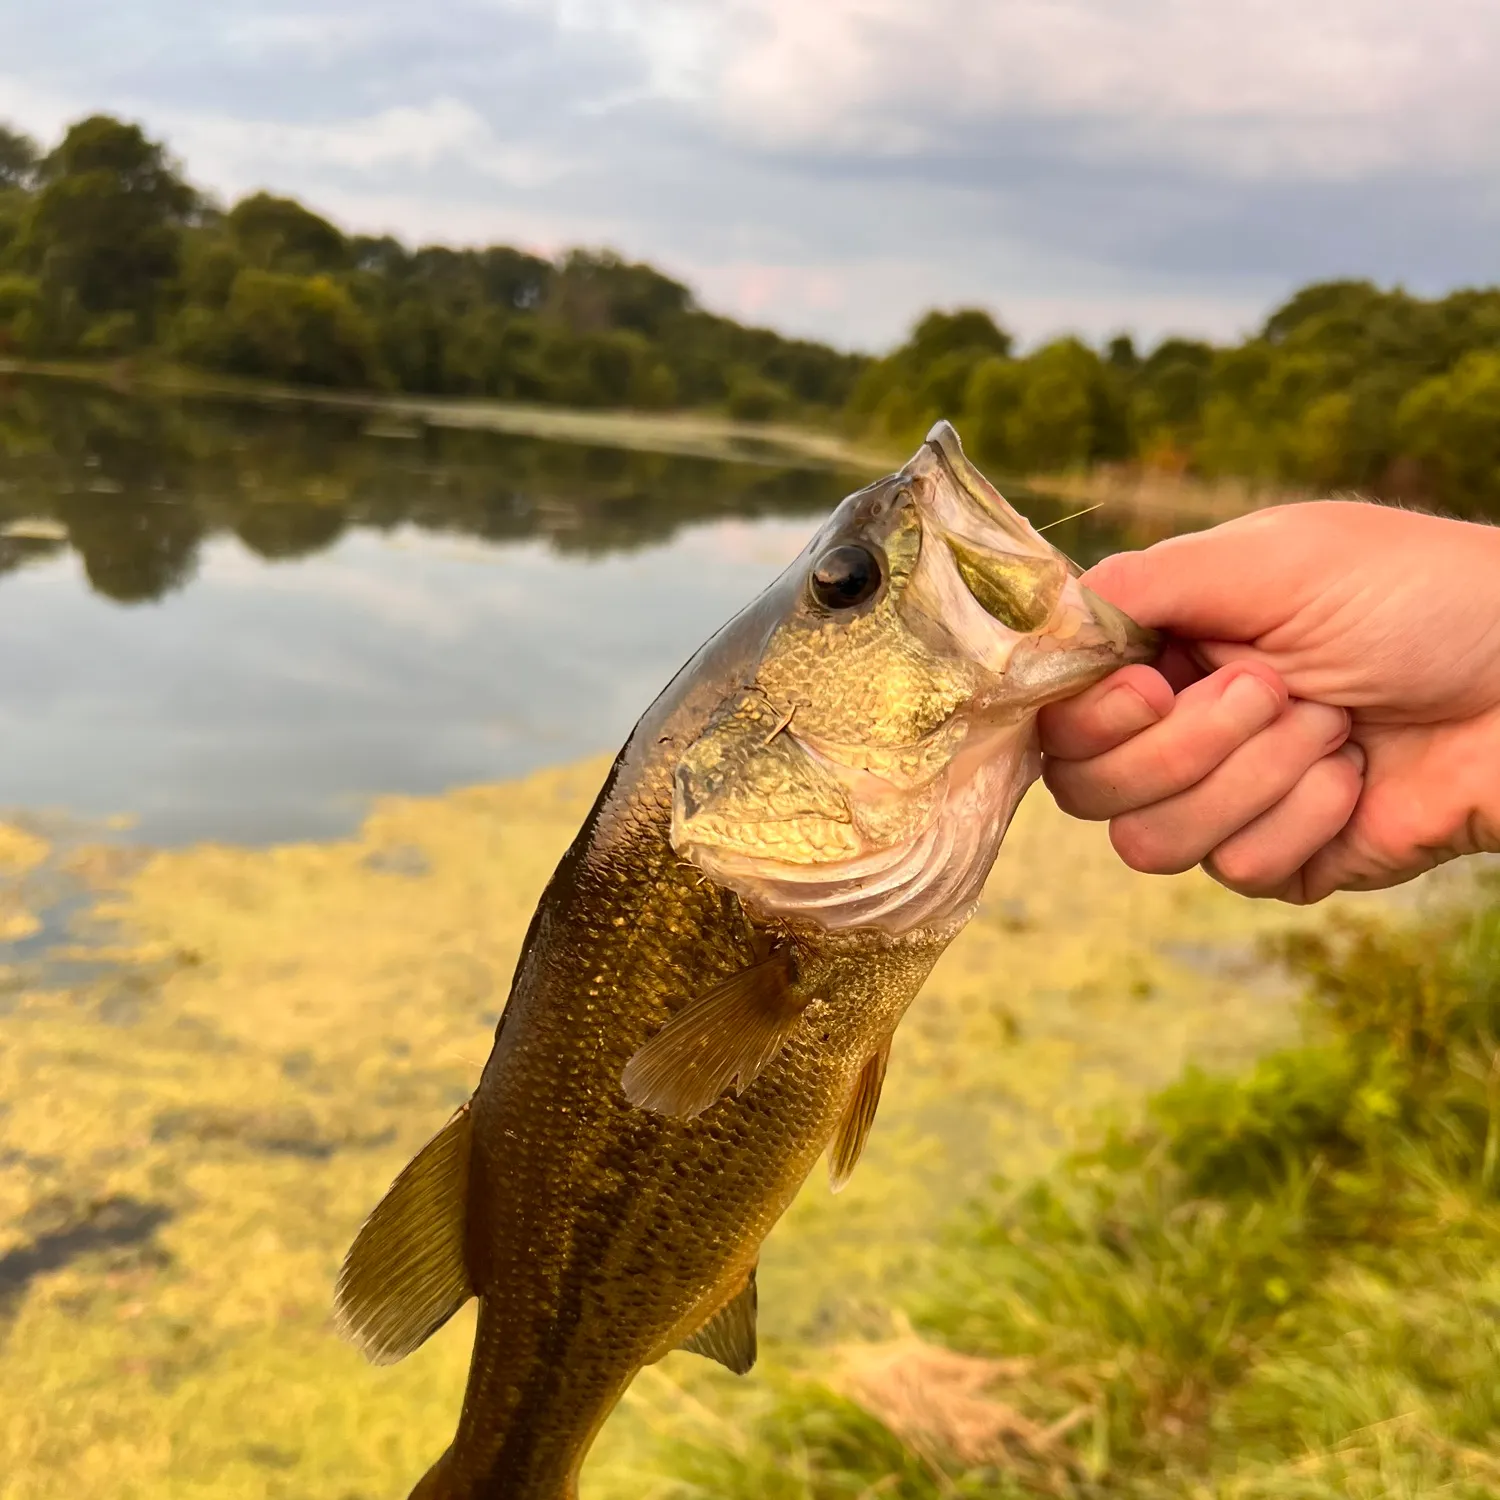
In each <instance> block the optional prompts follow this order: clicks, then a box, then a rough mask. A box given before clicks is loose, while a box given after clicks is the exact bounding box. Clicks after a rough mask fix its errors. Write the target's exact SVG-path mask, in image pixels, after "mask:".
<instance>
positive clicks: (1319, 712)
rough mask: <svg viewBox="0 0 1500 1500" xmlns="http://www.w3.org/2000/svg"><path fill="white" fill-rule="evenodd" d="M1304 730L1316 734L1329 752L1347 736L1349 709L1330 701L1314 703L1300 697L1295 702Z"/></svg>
mask: <svg viewBox="0 0 1500 1500" xmlns="http://www.w3.org/2000/svg"><path fill="white" fill-rule="evenodd" d="M1296 710H1297V712H1298V714H1300V715H1301V716H1302V721H1303V725H1302V727H1303V728H1304V730H1306V731H1308V732H1309V733H1312V734H1316V735H1317V737H1318V738H1319V739H1320V740H1321V741H1322V742H1323V745H1324V747H1325V749H1326V750H1327V751H1329V752H1330V753H1331V752H1332V751H1334V750H1337V749H1338V747H1339V746H1340V745H1342V744H1343V743H1344V741H1345V740H1346V739H1347V738H1348V737H1349V711H1348V709H1344V708H1339V707H1337V706H1335V705H1334V704H1332V703H1315V702H1313V701H1312V700H1311V699H1302V700H1300V701H1299V702H1297V704H1296Z"/></svg>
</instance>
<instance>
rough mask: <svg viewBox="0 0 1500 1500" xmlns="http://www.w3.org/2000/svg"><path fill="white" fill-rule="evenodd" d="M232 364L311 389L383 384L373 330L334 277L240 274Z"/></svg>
mask: <svg viewBox="0 0 1500 1500" xmlns="http://www.w3.org/2000/svg"><path fill="white" fill-rule="evenodd" d="M228 317H229V326H230V338H231V354H230V360H231V363H232V366H233V367H234V368H236V369H238V370H240V371H242V372H243V373H245V374H247V375H263V376H265V377H267V378H268V379H271V380H291V381H306V382H307V383H309V384H311V385H333V386H349V385H353V386H371V385H378V384H381V383H382V380H381V371H380V364H379V360H378V359H377V357H376V352H375V337H374V330H373V329H372V328H371V327H370V324H369V321H368V319H366V318H365V316H364V314H363V313H361V312H360V310H359V309H358V308H357V307H356V306H355V305H354V303H353V302H352V301H351V300H350V298H349V294H348V293H347V292H346V291H344V289H343V288H342V287H341V286H339V285H338V284H337V283H336V282H334V281H332V280H330V279H329V278H328V277H327V276H285V275H282V274H280V273H279V272H276V271H260V270H255V269H253V268H250V269H246V270H244V271H241V272H240V274H239V275H238V276H237V277H236V278H235V282H234V289H233V290H232V291H231V292H230V294H229V309H228Z"/></svg>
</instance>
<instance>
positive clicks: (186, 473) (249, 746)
mask: <svg viewBox="0 0 1500 1500" xmlns="http://www.w3.org/2000/svg"><path fill="white" fill-rule="evenodd" d="M371 425H372V424H371V422H370V420H369V418H368V417H367V416H365V415H363V414H360V413H356V412H352V411H333V412H329V411H318V410H306V409H301V410H298V409H292V410H276V409H272V408H268V407H264V406H262V407H256V406H252V405H248V404H239V405H236V404H225V403H216V402H202V401H200V402H184V401H169V400H147V399H129V398H126V397H123V396H120V395H117V394H113V393H111V392H109V391H106V390H101V389H96V388H91V387H80V386H73V385H67V384H62V383H57V384H49V383H38V382H26V383H16V384H12V385H10V386H8V387H0V569H3V570H6V571H5V572H3V573H0V747H3V748H0V809H4V808H6V807H11V808H23V809H34V808H38V807H58V808H62V809H66V810H68V811H70V812H72V813H75V814H80V815H83V816H85V817H102V816H109V815H112V814H117V813H126V814H131V815H134V816H136V817H138V818H139V820H140V836H141V837H142V838H144V839H145V840H147V841H148V842H153V843H176V842H184V841H191V840H195V839H200V838H223V839H232V840H235V841H239V842H246V843H264V842H267V841H272V840H281V839H290V838H301V837H307V836H325V835H329V834H336V833H339V832H342V831H345V830H347V829H349V828H352V827H353V826H354V825H355V824H356V823H357V822H358V820H359V817H360V815H361V812H362V811H363V809H364V807H365V805H366V804H367V802H368V799H369V798H370V797H371V796H373V795H376V794H379V793H381V792H390V791H396V792H416V793H425V792H438V791H442V790H444V789H445V788H447V787H450V786H453V785H456V784H461V783H466V782H476V781H492V780H496V779H499V778H504V777H508V776H514V775H519V774H522V773H524V772H526V771H529V770H532V769H534V768H536V767H538V766H541V765H546V764H552V763H557V762H561V761H566V760H570V759H575V758H577V757H580V756H583V755H587V754H591V753H595V752H599V751H606V750H612V749H614V748H615V747H616V746H617V745H618V744H619V743H620V741H621V740H622V739H623V737H624V735H625V734H626V733H627V732H628V730H629V728H630V726H631V724H632V723H633V722H634V720H635V719H636V717H637V716H638V715H639V713H640V712H641V710H642V709H643V708H644V707H645V705H646V704H648V703H649V702H650V701H651V699H652V698H653V697H654V696H655V694H656V693H657V691H658V690H659V689H660V688H661V686H662V684H663V683H665V682H666V681H667V679H668V678H669V677H670V676H671V675H672V673H673V672H674V671H675V670H676V669H677V668H678V667H679V666H680V665H681V663H682V662H683V661H684V660H685V659H686V658H687V656H688V655H690V654H691V652H692V651H693V650H694V649H695V648H696V647H697V646H698V645H699V644H700V643H701V642H702V641H703V640H704V639H705V638H706V637H707V636H708V635H710V634H711V633H712V632H713V630H714V629H715V628H716V627H717V626H719V625H720V624H722V623H723V621H724V620H726V619H727V618H728V617H729V616H730V615H731V614H732V613H733V612H734V611H735V610H736V609H737V608H738V607H739V606H740V605H741V604H743V603H745V602H747V601H748V600H749V599H751V598H752V597H754V595H755V594H756V593H757V592H758V591H759V590H760V589H762V588H763V587H765V585H766V584H767V583H769V582H770V580H771V579H772V578H773V577H774V576H775V575H776V573H777V572H778V571H779V570H780V569H781V567H782V566H784V565H785V563H786V561H787V560H788V559H790V558H791V557H792V556H793V555H795V553H796V552H797V551H798V550H799V549H800V547H801V546H802V545H803V543H804V542H805V540H806V538H807V535H808V533H809V531H810V529H811V528H812V526H813V525H814V524H815V521H816V518H817V517H819V516H821V515H823V514H826V513H827V511H828V510H829V509H830V508H831V507H832V505H833V504H834V503H836V501H837V500H838V499H839V498H840V497H841V496H842V495H843V494H844V493H846V492H847V491H848V490H850V489H853V488H856V487H857V486H858V485H859V484H861V483H863V482H865V481H866V480H868V479H869V478H871V477H873V476H871V475H868V474H840V473H831V472H829V471H826V470H824V471H818V470H808V469H797V468H791V467H782V468H776V467H771V466H769V465H767V464H756V463H752V462H748V461H743V460H742V461H736V462H714V461H710V460H707V459H704V458H694V457H681V456H675V457H674V456H663V455H652V454H645V453H638V452H626V451H620V450H612V449H607V448H588V447H580V446H576V445H569V444H562V443H556V442H541V441H537V440H534V439H525V438H518V437H509V436H503V435H497V434H492V433H485V432H476V431H462V430H446V431H445V430H437V429H426V430H419V429H416V428H400V429H392V428H390V427H385V428H377V430H376V432H374V433H372V432H371V431H370V427H371ZM396 433H400V434H401V435H399V436H398V435H395V434H396ZM1013 498H1014V497H1013ZM1024 504H1025V508H1026V509H1027V510H1028V511H1029V513H1031V514H1032V515H1033V516H1034V517H1035V518H1036V519H1038V520H1039V521H1045V520H1051V519H1055V518H1056V517H1057V516H1058V515H1059V514H1061V511H1060V509H1059V507H1058V506H1056V505H1054V504H1051V503H1050V502H1048V501H1046V500H1045V499H1042V498H1039V497H1034V496H1033V497H1029V498H1027V499H1026V500H1025V502H1024ZM1051 534H1052V536H1053V537H1054V538H1055V539H1056V540H1057V541H1058V542H1059V544H1060V545H1062V546H1063V547H1065V548H1066V549H1067V550H1069V551H1071V552H1072V553H1073V554H1074V555H1075V556H1077V557H1079V558H1080V560H1083V561H1089V560H1092V559H1093V558H1094V557H1096V556H1098V555H1099V554H1101V553H1102V552H1104V551H1106V550H1109V549H1110V548H1112V547H1114V546H1117V545H1119V544H1120V543H1121V541H1122V540H1124V539H1123V538H1122V537H1121V536H1120V535H1119V534H1118V533H1117V532H1115V531H1113V530H1112V529H1111V528H1109V527H1107V526H1104V525H1101V524H1100V520H1099V518H1098V517H1097V516H1091V517H1086V518H1084V519H1082V520H1080V521H1073V522H1069V523H1068V524H1067V525H1065V526H1062V527H1059V528H1058V529H1057V530H1056V531H1054V532H1053V533H1051ZM189 583H191V586H190V587H188V586H186V585H188V584H189ZM146 601H153V602H152V603H151V606H150V607H149V608H147V607H142V606H143V605H144V604H145V602H146ZM122 605H123V606H129V607H126V608H121V606H122Z"/></svg>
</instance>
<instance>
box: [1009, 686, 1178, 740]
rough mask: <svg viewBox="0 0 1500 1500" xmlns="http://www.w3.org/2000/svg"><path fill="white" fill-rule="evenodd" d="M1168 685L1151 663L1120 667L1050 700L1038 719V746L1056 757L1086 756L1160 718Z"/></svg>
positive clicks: (1168, 697) (1164, 713)
mask: <svg viewBox="0 0 1500 1500" xmlns="http://www.w3.org/2000/svg"><path fill="white" fill-rule="evenodd" d="M1172 697H1173V694H1172V688H1171V686H1170V684H1169V683H1168V682H1167V679H1166V678H1165V677H1163V676H1162V675H1161V673H1160V672H1158V671H1156V669H1155V668H1154V667H1143V666H1134V667H1122V668H1121V669H1120V670H1119V671H1118V672H1112V673H1111V674H1110V675H1109V676H1108V677H1106V678H1105V679H1104V681H1103V682H1096V683H1095V684H1094V685H1093V687H1091V688H1087V689H1085V690H1084V691H1083V692H1081V693H1079V694H1078V696H1077V697H1076V698H1068V699H1066V700H1065V701H1064V702H1062V703H1053V704H1049V705H1048V706H1047V707H1046V708H1044V709H1043V710H1042V712H1041V714H1040V716H1039V718H1038V720H1037V722H1038V725H1039V727H1040V730H1041V741H1042V750H1043V752H1044V753H1045V754H1047V755H1054V756H1056V757H1057V758H1058V759H1059V760H1089V759H1091V758H1092V757H1093V756H1095V755H1102V754H1104V752H1105V751H1106V750H1113V749H1114V748H1115V747H1116V746H1117V745H1123V744H1124V743H1125V741H1126V740H1128V739H1130V738H1131V737H1132V736H1134V735H1137V734H1139V733H1140V732H1141V730H1143V729H1148V728H1149V727H1150V726H1151V725H1152V724H1155V723H1156V722H1157V721H1158V720H1160V719H1164V718H1165V717H1166V716H1167V714H1168V713H1169V712H1170V710H1171V707H1172Z"/></svg>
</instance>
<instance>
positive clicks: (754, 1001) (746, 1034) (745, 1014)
mask: <svg viewBox="0 0 1500 1500" xmlns="http://www.w3.org/2000/svg"><path fill="white" fill-rule="evenodd" d="M793 975H794V961H793V957H792V952H791V949H790V948H789V947H788V948H778V949H775V950H774V951H773V952H772V953H771V954H770V956H769V957H767V958H764V959H761V960H760V962H759V963H753V964H750V965H749V966H748V967H747V968H744V969H741V970H740V972H739V973H738V974H732V975H730V977H729V978H728V979H726V980H724V982H723V983H722V984H717V985H715V986H714V987H713V988H712V989H711V990H709V991H708V992H707V993H706V994H704V995H701V996H699V997H698V998H697V999H696V1000H692V1001H689V1002H688V1004H687V1005H686V1006H684V1007H683V1008H682V1009H681V1010H680V1011H678V1012H677V1014H676V1015H675V1016H673V1017H672V1019H671V1020H670V1021H668V1022H667V1024H666V1025H665V1026H663V1027H662V1029H661V1030H660V1031H658V1032H657V1033H656V1035H655V1036H654V1037H652V1038H651V1040H650V1041H649V1042H647V1043H646V1044H645V1046H643V1047H642V1048H641V1049H640V1050H639V1051H638V1052H637V1053H636V1054H635V1056H634V1057H632V1058H631V1059H630V1061H629V1062H628V1063H626V1064H625V1071H624V1073H622V1074H621V1075H620V1085H621V1087H622V1088H623V1089H624V1090H625V1097H626V1098H627V1099H628V1100H629V1101H630V1102H631V1103H632V1104H634V1105H636V1106H637V1107H638V1108H641V1109H650V1110H655V1111H656V1112H657V1113H658V1114H664V1115H674V1116H676V1117H677V1118H678V1119H683V1120H691V1119H694V1118H696V1117H697V1116H698V1115H701V1114H702V1113H703V1111H704V1110H706V1109H707V1108H708V1107H709V1106H710V1105H711V1104H713V1103H714V1102H715V1101H716V1100H717V1099H718V1098H719V1097H720V1095H722V1094H723V1093H724V1091H725V1090H726V1089H728V1088H729V1087H730V1085H731V1084H733V1085H734V1088H735V1091H736V1092H737V1093H741V1094H743V1093H744V1092H745V1090H746V1089H747V1088H749V1087H750V1085H751V1083H753V1082H754V1080H755V1078H756V1077H757V1075H759V1073H760V1072H761V1070H762V1069H763V1068H764V1067H765V1066H766V1064H767V1063H769V1062H770V1061H771V1059H772V1058H773V1057H775V1056H776V1054H777V1053H778V1052H779V1051H780V1050H781V1048H782V1046H783V1044H784V1043H785V1042H786V1040H787V1038H788V1037H789V1036H791V1034H792V1032H793V1031H794V1030H796V1027H797V1023H798V1021H800V1020H801V1019H802V1012H803V1011H804V1010H805V1009H806V1008H807V1003H808V999H809V997H808V996H806V995H804V994H802V993H800V992H799V991H798V990H797V988H796V986H795V984H794V982H793Z"/></svg>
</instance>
